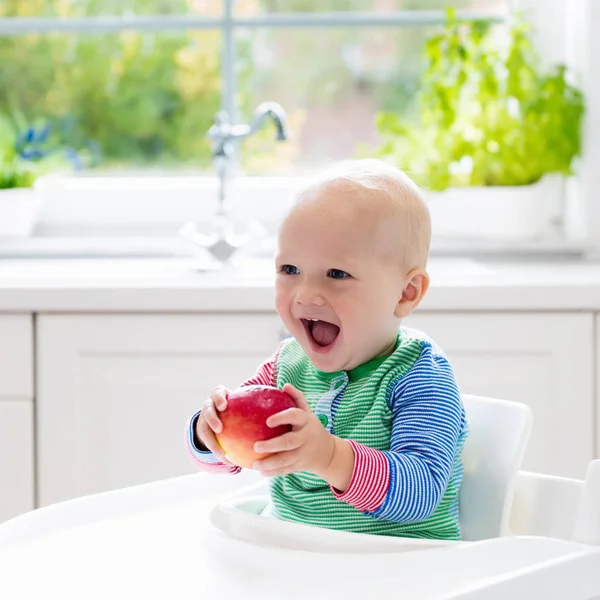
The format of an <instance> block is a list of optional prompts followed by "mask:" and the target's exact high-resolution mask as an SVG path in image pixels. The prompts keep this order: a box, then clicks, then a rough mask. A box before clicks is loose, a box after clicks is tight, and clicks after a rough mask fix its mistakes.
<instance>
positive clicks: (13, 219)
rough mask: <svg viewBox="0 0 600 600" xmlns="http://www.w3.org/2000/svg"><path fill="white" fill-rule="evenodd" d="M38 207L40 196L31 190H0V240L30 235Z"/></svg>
mask: <svg viewBox="0 0 600 600" xmlns="http://www.w3.org/2000/svg"><path fill="white" fill-rule="evenodd" d="M40 205H41V194H40V193H39V192H38V191H37V190H35V189H33V188H14V189H9V190H0V239H1V238H15V237H27V236H29V235H31V232H32V231H33V228H34V226H35V223H36V220H37V216H38V213H39V210H40Z"/></svg>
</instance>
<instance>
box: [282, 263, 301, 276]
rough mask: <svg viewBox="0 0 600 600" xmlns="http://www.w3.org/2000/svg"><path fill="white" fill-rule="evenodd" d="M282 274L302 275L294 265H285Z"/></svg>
mask: <svg viewBox="0 0 600 600" xmlns="http://www.w3.org/2000/svg"><path fill="white" fill-rule="evenodd" d="M281 272H282V273H285V274H286V275H298V273H300V269H298V267H295V266H294V265H283V267H281Z"/></svg>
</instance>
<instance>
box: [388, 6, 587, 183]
mask: <svg viewBox="0 0 600 600" xmlns="http://www.w3.org/2000/svg"><path fill="white" fill-rule="evenodd" d="M425 55H426V59H427V69H426V71H425V73H424V75H423V77H422V87H421V91H420V94H419V121H418V123H417V124H416V125H415V124H414V123H411V122H408V121H407V120H406V119H405V118H404V116H403V115H402V114H398V113H396V112H382V113H381V114H379V115H378V119H377V128H378V130H379V133H380V135H381V138H382V144H381V146H380V147H379V148H378V155H379V156H381V157H383V158H385V159H387V160H389V161H390V162H393V163H395V164H397V165H398V166H399V167H401V168H403V169H405V170H406V171H407V172H409V173H410V174H411V175H412V176H413V177H415V179H416V180H417V181H419V183H421V184H422V185H424V186H426V187H428V188H430V189H432V190H443V189H445V188H447V187H448V186H470V185H486V186H489V185H527V184H531V183H534V182H535V181H537V180H539V179H540V178H541V177H542V176H543V175H544V174H545V173H561V174H564V175H570V174H571V173H572V172H573V164H574V161H575V159H576V158H577V157H578V156H579V154H580V152H581V122H582V117H583V113H584V99H583V96H582V93H581V92H580V91H579V90H578V89H577V88H576V87H574V86H573V85H571V84H570V83H569V82H568V78H567V72H566V69H565V67H564V66H562V65H558V66H555V67H554V68H553V69H552V70H551V71H550V72H549V73H541V72H540V70H539V67H538V59H537V56H536V54H535V52H534V50H533V48H532V45H531V41H530V38H529V27H528V26H527V24H525V23H523V22H522V21H519V20H515V21H514V22H513V23H512V24H511V25H510V27H509V30H508V44H507V46H506V48H503V47H502V38H501V36H499V35H498V32H497V31H496V29H495V28H494V27H493V26H492V25H491V24H490V23H489V22H486V21H476V22H472V23H461V22H459V21H458V20H457V19H456V18H455V16H454V13H453V12H452V11H450V12H449V13H448V22H447V25H446V26H445V28H444V29H443V30H442V31H441V32H439V33H438V34H436V35H434V36H432V37H431V38H430V39H429V40H428V41H427V44H426V48H425Z"/></svg>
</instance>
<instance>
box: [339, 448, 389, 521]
mask: <svg viewBox="0 0 600 600" xmlns="http://www.w3.org/2000/svg"><path fill="white" fill-rule="evenodd" d="M348 441H349V442H350V445H351V446H352V449H353V450H354V470H353V471H352V478H351V479H350V485H349V486H348V489H347V490H346V491H345V492H342V493H340V492H339V491H337V490H336V489H335V488H333V487H332V488H331V491H332V492H333V495H334V496H335V497H336V498H337V499H338V500H342V501H344V502H346V503H348V504H351V505H352V506H354V508H357V509H358V510H360V511H361V512H374V511H376V510H377V509H378V508H379V507H380V506H381V505H382V504H383V501H384V499H385V496H386V494H387V492H388V489H389V486H390V465H389V463H388V460H387V458H386V457H385V454H384V453H383V452H381V451H380V450H373V448H369V447H368V446H364V445H363V444H357V443H356V442H353V441H352V440H348Z"/></svg>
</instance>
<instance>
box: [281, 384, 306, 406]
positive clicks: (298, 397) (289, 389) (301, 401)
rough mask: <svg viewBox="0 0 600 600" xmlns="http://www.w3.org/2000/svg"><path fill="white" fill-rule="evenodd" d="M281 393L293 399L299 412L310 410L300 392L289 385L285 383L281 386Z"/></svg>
mask: <svg viewBox="0 0 600 600" xmlns="http://www.w3.org/2000/svg"><path fill="white" fill-rule="evenodd" d="M283 391H284V392H286V393H287V394H289V395H290V396H291V397H292V398H293V399H294V402H295V403H296V406H297V407H298V408H300V409H301V410H311V408H310V406H309V404H308V402H307V401H306V397H305V396H304V394H303V393H302V392H301V391H300V390H297V389H296V388H295V387H294V386H293V385H292V384H291V383H286V384H285V385H284V386H283Z"/></svg>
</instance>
